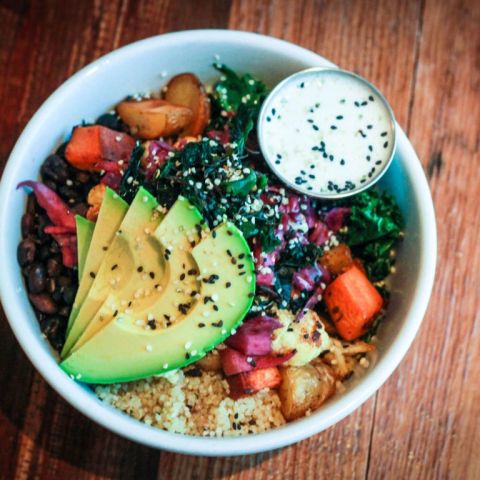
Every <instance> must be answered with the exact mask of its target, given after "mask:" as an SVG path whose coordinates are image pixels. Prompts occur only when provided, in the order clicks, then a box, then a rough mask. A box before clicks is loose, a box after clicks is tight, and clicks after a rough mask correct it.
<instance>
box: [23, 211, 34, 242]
mask: <svg viewBox="0 0 480 480" xmlns="http://www.w3.org/2000/svg"><path fill="white" fill-rule="evenodd" d="M34 228H35V218H34V216H33V213H25V214H23V216H22V236H24V237H26V236H28V235H29V234H30V233H32V232H33V229H34Z"/></svg>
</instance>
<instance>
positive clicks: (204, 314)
mask: <svg viewBox="0 0 480 480" xmlns="http://www.w3.org/2000/svg"><path fill="white" fill-rule="evenodd" d="M202 315H203V316H204V317H205V318H207V317H209V316H210V312H209V311H208V310H205V311H204V312H203V313H202Z"/></svg>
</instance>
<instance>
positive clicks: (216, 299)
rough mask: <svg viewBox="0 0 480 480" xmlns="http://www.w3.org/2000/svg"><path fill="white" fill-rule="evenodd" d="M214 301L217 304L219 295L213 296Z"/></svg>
mask: <svg viewBox="0 0 480 480" xmlns="http://www.w3.org/2000/svg"><path fill="white" fill-rule="evenodd" d="M212 300H213V301H214V302H217V301H218V295H217V294H216V293H214V294H213V295H212Z"/></svg>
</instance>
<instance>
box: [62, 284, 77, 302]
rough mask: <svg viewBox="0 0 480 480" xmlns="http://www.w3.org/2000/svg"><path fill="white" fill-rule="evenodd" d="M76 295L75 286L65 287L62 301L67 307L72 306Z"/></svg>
mask: <svg viewBox="0 0 480 480" xmlns="http://www.w3.org/2000/svg"><path fill="white" fill-rule="evenodd" d="M76 293H77V287H76V286H75V285H67V286H66V287H65V288H64V289H63V301H64V302H65V303H66V304H67V305H72V303H73V301H74V300H75V294H76Z"/></svg>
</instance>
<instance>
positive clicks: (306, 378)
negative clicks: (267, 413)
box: [278, 365, 335, 420]
mask: <svg viewBox="0 0 480 480" xmlns="http://www.w3.org/2000/svg"><path fill="white" fill-rule="evenodd" d="M280 374H281V376H282V383H281V384H280V387H279V389H278V396H279V397H280V401H281V410H282V413H283V416H284V417H285V419H286V420H295V419H297V418H300V417H303V416H304V415H305V413H306V412H307V411H308V410H315V409H317V408H318V407H320V405H322V403H323V402H325V400H327V399H328V398H329V397H330V396H332V395H333V394H334V393H335V377H334V376H333V374H332V373H331V371H330V369H329V367H328V366H327V365H318V366H316V367H314V366H312V365H304V366H303V367H283V368H280Z"/></svg>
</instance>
